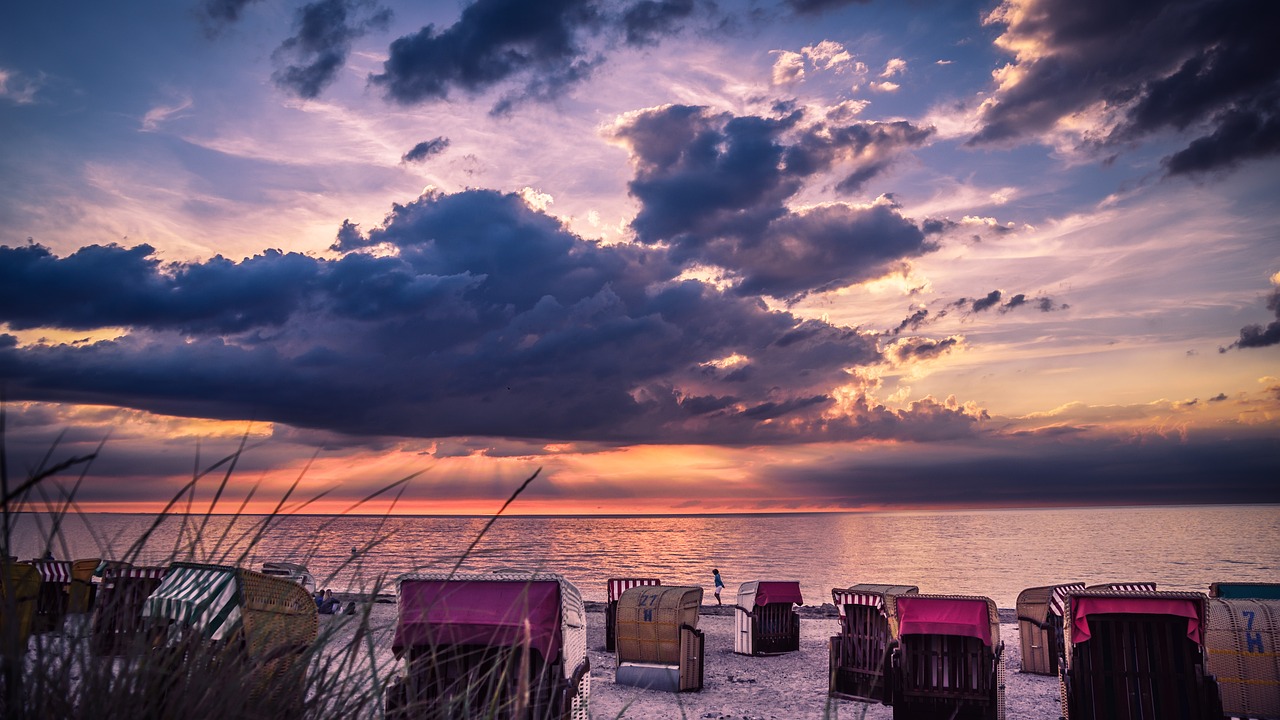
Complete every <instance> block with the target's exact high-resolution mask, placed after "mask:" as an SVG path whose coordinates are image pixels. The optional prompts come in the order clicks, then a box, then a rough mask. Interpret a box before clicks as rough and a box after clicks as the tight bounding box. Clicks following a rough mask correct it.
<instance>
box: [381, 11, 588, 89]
mask: <svg viewBox="0 0 1280 720" xmlns="http://www.w3.org/2000/svg"><path fill="white" fill-rule="evenodd" d="M601 23H603V15H602V10H601V9H600V8H599V7H598V5H597V4H596V3H594V2H591V1H590V0H547V1H546V2H526V1H525V0H478V2H475V3H473V4H471V5H468V6H467V7H466V8H465V9H464V10H463V11H462V16H461V17H460V18H459V19H458V21H457V23H455V24H453V25H452V26H450V27H448V28H444V29H442V30H440V29H437V28H436V27H435V26H434V25H427V26H426V27H424V28H422V29H421V30H419V31H418V32H416V33H414V34H413V35H406V36H404V37H401V38H399V39H397V40H396V41H394V42H393V43H391V48H390V57H388V58H387V61H386V63H385V64H384V65H383V73H382V74H381V75H375V76H373V77H371V78H370V79H371V81H372V82H373V83H375V84H377V85H380V86H381V87H382V88H383V89H384V90H385V91H386V94H387V97H389V98H390V99H393V100H395V101H397V102H400V103H404V104H412V103H418V102H423V101H427V100H442V99H444V98H446V97H448V96H449V92H450V91H451V90H453V89H455V88H456V89H461V90H463V91H466V92H471V93H475V92H480V91H483V90H486V89H488V88H490V87H492V86H494V85H496V84H498V83H500V82H503V81H505V80H507V79H508V78H511V77H514V76H521V77H523V78H525V79H526V80H527V81H529V83H530V87H531V88H535V89H533V90H530V91H529V92H530V93H532V94H535V95H546V96H551V95H554V94H555V93H557V92H558V91H559V90H561V89H563V88H564V87H565V86H567V85H570V84H572V83H574V82H577V81H579V80H581V79H583V78H585V77H586V76H588V75H589V74H590V72H591V69H592V67H593V66H594V65H595V64H596V63H597V62H598V59H596V58H592V57H589V51H588V50H587V49H586V48H585V47H584V45H583V42H584V40H585V39H586V37H587V36H590V35H591V34H593V33H594V32H597V31H598V29H599V27H600V25H601Z"/></svg>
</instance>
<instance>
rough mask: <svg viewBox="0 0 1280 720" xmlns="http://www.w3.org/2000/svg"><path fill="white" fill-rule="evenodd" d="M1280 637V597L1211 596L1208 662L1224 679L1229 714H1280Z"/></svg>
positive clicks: (1273, 718)
mask: <svg viewBox="0 0 1280 720" xmlns="http://www.w3.org/2000/svg"><path fill="white" fill-rule="evenodd" d="M1248 592H1254V593H1259V590H1257V589H1255V590H1252V591H1248ZM1277 643H1280V598H1277V599H1271V598H1258V599H1248V598H1222V597H1215V598H1209V624H1208V627H1207V628H1206V630H1205V643H1204V644H1205V652H1206V653H1207V655H1208V658H1207V666H1208V671H1209V674H1210V675H1212V676H1214V677H1215V678H1216V679H1217V680H1218V692H1219V694H1220V695H1221V697H1222V711H1223V713H1225V714H1226V715H1227V716H1228V717H1237V718H1264V719H1265V720H1277V719H1280V645H1277Z"/></svg>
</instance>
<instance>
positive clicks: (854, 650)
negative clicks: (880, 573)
mask: <svg viewBox="0 0 1280 720" xmlns="http://www.w3.org/2000/svg"><path fill="white" fill-rule="evenodd" d="M919 592H920V588H918V587H916V586H914V585H870V584H862V585H854V586H852V587H850V588H847V589H841V588H834V589H833V590H832V591H831V601H832V602H833V603H834V604H835V606H836V609H837V610H838V611H839V613H840V634H839V635H834V636H832V637H831V641H830V645H829V655H830V659H829V663H828V668H829V680H828V690H827V692H828V694H829V695H830V696H831V697H835V698H842V699H845V700H861V701H863V702H877V703H878V702H884V699H885V692H884V690H885V670H886V669H887V667H888V664H889V662H888V661H889V654H888V649H889V645H890V643H892V642H893V641H894V640H896V639H897V637H898V621H897V618H894V617H890V615H889V612H888V608H887V606H886V604H885V601H884V598H885V596H886V595H893V596H898V595H912V594H918V593H919Z"/></svg>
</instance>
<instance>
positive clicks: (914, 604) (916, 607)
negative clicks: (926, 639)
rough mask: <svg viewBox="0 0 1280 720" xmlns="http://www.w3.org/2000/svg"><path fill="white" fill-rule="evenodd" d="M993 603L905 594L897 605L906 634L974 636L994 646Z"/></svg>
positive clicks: (902, 631)
mask: <svg viewBox="0 0 1280 720" xmlns="http://www.w3.org/2000/svg"><path fill="white" fill-rule="evenodd" d="M989 604H990V601H989V600H986V599H985V598H944V597H929V596H920V595H903V596H901V597H899V598H898V599H897V602H896V607H897V613H898V631H899V633H900V634H902V635H959V636H962V637H973V638H978V639H979V640H981V641H982V644H983V645H986V646H988V647H990V646H991V641H992V636H991V635H992V632H991V617H990V608H989Z"/></svg>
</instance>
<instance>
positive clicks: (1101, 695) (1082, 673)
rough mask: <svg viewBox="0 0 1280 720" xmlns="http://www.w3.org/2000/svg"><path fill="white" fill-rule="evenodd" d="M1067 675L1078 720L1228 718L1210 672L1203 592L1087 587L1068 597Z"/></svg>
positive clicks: (1070, 709)
mask: <svg viewBox="0 0 1280 720" xmlns="http://www.w3.org/2000/svg"><path fill="white" fill-rule="evenodd" d="M1066 610H1067V614H1066V616H1065V620H1064V628H1063V629H1064V642H1063V648H1062V658H1061V660H1060V665H1061V667H1062V671H1061V673H1060V674H1059V677H1060V679H1061V680H1060V683H1061V690H1062V703H1063V707H1062V714H1063V717H1064V718H1070V720H1208V719H1209V718H1215V719H1217V718H1221V717H1222V701H1221V699H1220V698H1219V695H1218V683H1217V682H1216V681H1215V680H1214V679H1213V677H1212V676H1210V675H1209V674H1208V673H1207V672H1206V670H1205V661H1204V645H1203V641H1202V633H1203V632H1204V627H1205V622H1204V621H1205V596H1204V595H1202V594H1200V593H1174V592H1126V591H1122V590H1079V591H1075V592H1072V593H1070V594H1069V595H1068V596H1067V609H1066Z"/></svg>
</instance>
